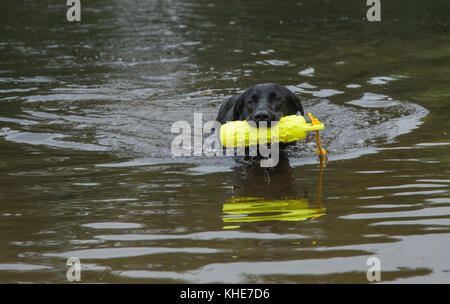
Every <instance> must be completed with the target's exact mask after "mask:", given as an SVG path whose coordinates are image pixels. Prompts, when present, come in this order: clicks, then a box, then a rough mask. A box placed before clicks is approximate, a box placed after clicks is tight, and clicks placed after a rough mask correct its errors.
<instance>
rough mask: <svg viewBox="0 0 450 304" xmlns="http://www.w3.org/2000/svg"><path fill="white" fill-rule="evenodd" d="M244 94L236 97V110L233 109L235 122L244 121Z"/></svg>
mask: <svg viewBox="0 0 450 304" xmlns="http://www.w3.org/2000/svg"><path fill="white" fill-rule="evenodd" d="M244 99H245V98H244V94H239V95H236V96H235V97H234V108H233V120H243V119H244V117H243V115H244V114H243V111H242V108H243V106H244Z"/></svg>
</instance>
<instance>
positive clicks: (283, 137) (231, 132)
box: [220, 113, 324, 148]
mask: <svg viewBox="0 0 450 304" xmlns="http://www.w3.org/2000/svg"><path fill="white" fill-rule="evenodd" d="M309 115H310V116H309V117H310V118H311V121H312V123H307V122H306V120H305V119H304V118H303V116H297V115H290V116H284V117H282V118H281V119H280V121H279V122H278V123H277V124H276V125H275V126H273V127H271V128H255V127H252V126H250V125H249V124H248V122H247V121H232V122H229V123H227V124H224V125H222V127H221V128H220V141H221V142H222V145H223V146H224V147H226V148H237V147H244V146H245V147H247V146H251V145H257V144H266V143H271V142H282V143H288V142H292V141H296V140H302V139H305V138H306V132H307V131H314V130H315V131H318V130H322V129H323V128H324V125H323V123H320V122H319V121H318V120H317V119H316V118H314V117H312V115H311V113H309Z"/></svg>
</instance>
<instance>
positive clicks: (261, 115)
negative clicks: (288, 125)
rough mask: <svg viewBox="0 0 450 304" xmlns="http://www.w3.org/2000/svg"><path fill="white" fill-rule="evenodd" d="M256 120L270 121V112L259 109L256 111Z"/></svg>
mask: <svg viewBox="0 0 450 304" xmlns="http://www.w3.org/2000/svg"><path fill="white" fill-rule="evenodd" d="M255 120H256V121H269V112H267V111H258V112H256V113H255Z"/></svg>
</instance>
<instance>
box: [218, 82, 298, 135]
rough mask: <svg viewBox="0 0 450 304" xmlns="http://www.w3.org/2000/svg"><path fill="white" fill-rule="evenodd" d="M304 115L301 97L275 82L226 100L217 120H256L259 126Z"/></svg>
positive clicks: (256, 86) (221, 121)
mask: <svg viewBox="0 0 450 304" xmlns="http://www.w3.org/2000/svg"><path fill="white" fill-rule="evenodd" d="M297 112H300V113H301V114H302V115H304V111H303V107H302V105H301V103H300V99H299V98H298V97H297V96H296V95H295V94H294V93H293V92H291V91H290V90H289V89H287V88H286V87H284V86H282V85H279V84H275V83H265V84H258V85H255V86H253V87H251V88H248V89H247V90H245V91H244V92H243V93H241V94H237V95H235V96H232V97H230V98H228V99H227V100H225V102H224V103H223V104H222V106H221V107H220V109H219V113H218V114H217V118H216V121H218V122H220V123H221V124H225V123H226V122H227V121H235V120H247V121H254V122H255V123H256V124H257V125H258V126H259V125H260V123H261V122H263V121H265V122H267V126H270V125H271V124H270V122H273V121H279V120H280V118H281V117H283V116H287V115H295V114H297Z"/></svg>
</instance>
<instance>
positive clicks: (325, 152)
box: [308, 113, 327, 156]
mask: <svg viewBox="0 0 450 304" xmlns="http://www.w3.org/2000/svg"><path fill="white" fill-rule="evenodd" d="M308 116H309V118H310V119H311V122H312V124H313V126H314V125H318V124H320V121H319V120H318V119H317V118H315V117H313V115H312V114H311V113H308ZM316 139H317V147H318V149H317V150H316V152H317V153H318V154H319V155H320V156H324V155H327V151H326V150H325V149H322V145H321V144H320V135H319V130H316Z"/></svg>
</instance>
